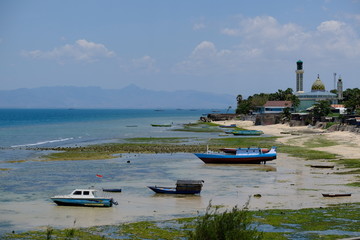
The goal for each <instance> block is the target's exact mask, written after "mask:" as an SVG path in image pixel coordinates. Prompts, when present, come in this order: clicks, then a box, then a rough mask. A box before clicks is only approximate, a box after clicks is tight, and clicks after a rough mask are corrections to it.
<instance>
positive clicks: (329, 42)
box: [0, 0, 360, 96]
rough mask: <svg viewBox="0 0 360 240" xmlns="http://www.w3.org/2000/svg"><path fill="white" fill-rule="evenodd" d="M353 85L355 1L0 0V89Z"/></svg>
mask: <svg viewBox="0 0 360 240" xmlns="http://www.w3.org/2000/svg"><path fill="white" fill-rule="evenodd" d="M299 59H301V60H302V61H303V62H304V71H305V73H304V90H305V91H309V90H310V88H311V85H312V83H313V82H314V81H315V79H316V77H317V74H320V78H321V80H322V81H323V82H324V83H325V86H326V88H327V90H330V89H333V87H334V77H333V74H334V73H337V76H339V75H341V77H342V79H343V83H344V88H345V89H346V88H355V87H358V88H359V87H360V84H359V83H360V0H303V1H289V0H283V1H278V0H274V1H269V0H253V1H241V0H222V1H212V0H197V1H165V0H161V1H160V0H153V1H149V0H131V1H130V0H129V1H125V0H118V1H111V0H108V1H106V0H105V1H91V0H87V1H84V0H76V1H73V0H62V1H45V0H1V1H0V83H1V84H0V90H11V89H17V88H36V87H41V86H99V87H102V88H104V89H121V88H123V87H126V86H128V85H129V84H135V85H137V86H139V87H141V88H146V89H151V90H165V91H175V90H198V91H204V92H214V93H228V94H233V95H237V94H242V95H243V96H248V95H252V94H254V93H259V92H264V93H269V92H275V91H277V90H278V89H286V88H288V87H290V88H293V89H295V70H296V61H298V60H299Z"/></svg>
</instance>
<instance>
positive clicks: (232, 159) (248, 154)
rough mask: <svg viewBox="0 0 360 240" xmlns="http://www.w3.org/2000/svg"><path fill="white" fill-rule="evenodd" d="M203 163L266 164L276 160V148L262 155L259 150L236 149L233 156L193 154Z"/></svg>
mask: <svg viewBox="0 0 360 240" xmlns="http://www.w3.org/2000/svg"><path fill="white" fill-rule="evenodd" d="M195 155H196V156H197V157H198V158H200V159H201V160H202V161H203V162H204V163H230V164H232V163H236V164H237V163H246V164H248V163H257V164H259V163H266V162H267V161H272V160H274V159H276V147H272V148H271V149H270V151H268V152H266V153H264V152H263V151H262V150H261V148H238V149H237V150H236V153H235V154H218V153H195Z"/></svg>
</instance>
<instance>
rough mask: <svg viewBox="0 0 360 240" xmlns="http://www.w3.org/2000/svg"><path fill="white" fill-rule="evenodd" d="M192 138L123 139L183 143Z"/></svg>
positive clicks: (136, 141)
mask: <svg viewBox="0 0 360 240" xmlns="http://www.w3.org/2000/svg"><path fill="white" fill-rule="evenodd" d="M190 139H193V138H181V137H171V138H153V137H146V138H126V139H125V140H126V141H128V142H132V143H184V142H188V141H189V140H190Z"/></svg>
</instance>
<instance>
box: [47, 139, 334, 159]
mask: <svg viewBox="0 0 360 240" xmlns="http://www.w3.org/2000/svg"><path fill="white" fill-rule="evenodd" d="M276 139H277V137H244V138H236V137H233V138H214V139H209V140H205V139H192V140H196V141H198V143H197V144H176V143H179V142H183V140H186V139H182V138H170V139H169V138H136V139H127V140H128V141H135V142H138V143H107V144H101V145H92V146H86V147H75V148H43V149H42V150H56V151H59V152H55V153H51V154H49V155H47V156H46V157H45V161H46V160H48V161H54V160H93V159H109V158H114V157H118V156H119V155H118V154H121V153H176V152H187V153H197V152H204V151H206V149H207V148H208V149H209V150H211V151H219V148H222V147H233V148H235V147H256V146H261V147H265V148H270V147H272V146H276V145H278V144H277V143H276ZM168 140H169V141H170V142H171V143H172V144H169V143H168ZM188 140H189V139H188ZM178 141H179V142H178ZM201 141H203V142H205V143H202V144H200V143H199V142H201ZM141 142H151V143H141ZM165 143H167V144H165ZM206 143H207V144H206ZM335 144H336V143H335V142H332V141H329V140H326V139H324V138H322V137H318V138H315V140H312V141H311V142H306V143H305V145H306V147H298V146H289V145H278V152H283V153H288V154H290V155H291V156H296V157H301V158H304V159H308V160H311V159H335V158H337V155H335V154H332V153H328V152H323V151H317V150H311V149H309V147H325V146H333V145H335ZM120 156H121V155H120Z"/></svg>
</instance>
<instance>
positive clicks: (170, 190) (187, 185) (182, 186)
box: [147, 180, 204, 194]
mask: <svg viewBox="0 0 360 240" xmlns="http://www.w3.org/2000/svg"><path fill="white" fill-rule="evenodd" d="M203 182H204V181H203V180H178V181H177V182H176V187H158V186H147V187H148V188H150V189H151V190H153V191H154V192H156V193H166V194H199V193H200V192H201V189H202V186H203Z"/></svg>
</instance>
